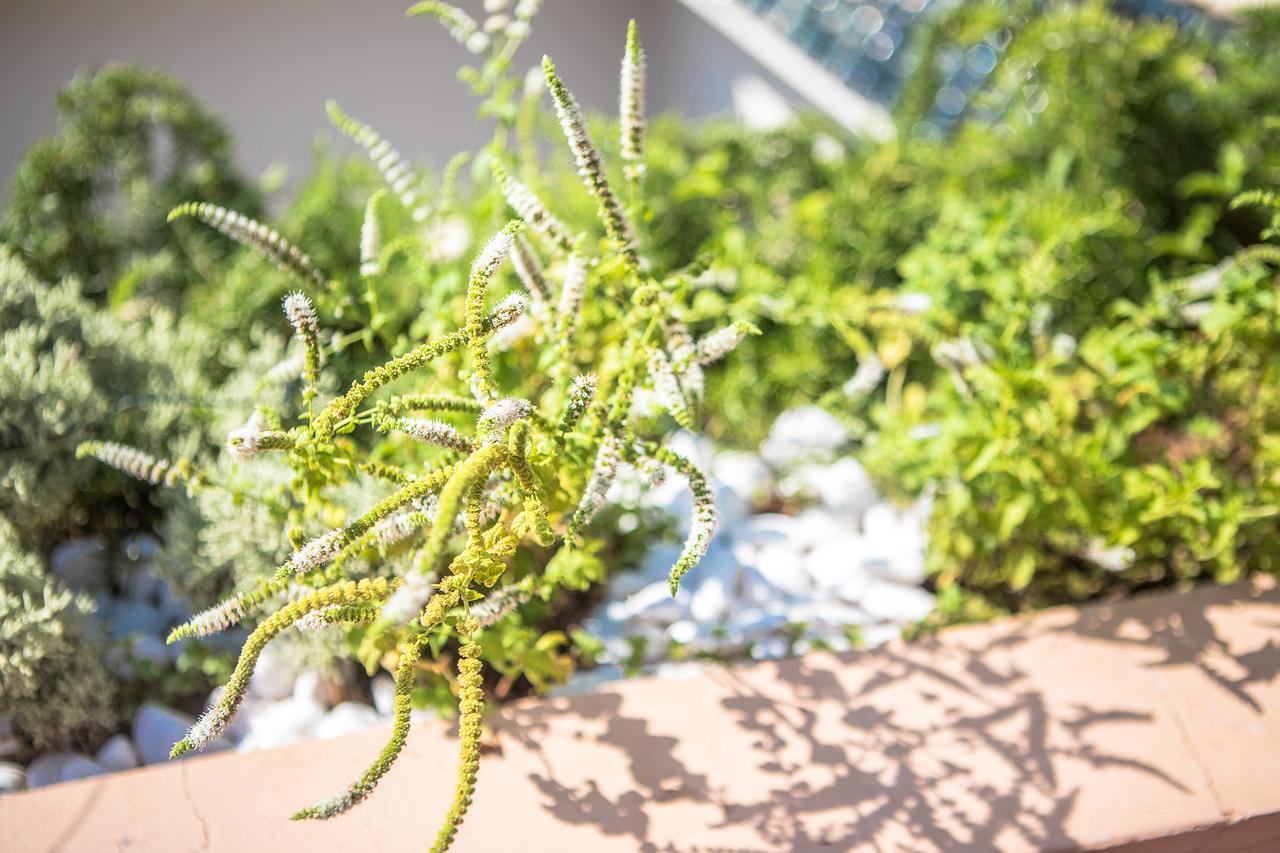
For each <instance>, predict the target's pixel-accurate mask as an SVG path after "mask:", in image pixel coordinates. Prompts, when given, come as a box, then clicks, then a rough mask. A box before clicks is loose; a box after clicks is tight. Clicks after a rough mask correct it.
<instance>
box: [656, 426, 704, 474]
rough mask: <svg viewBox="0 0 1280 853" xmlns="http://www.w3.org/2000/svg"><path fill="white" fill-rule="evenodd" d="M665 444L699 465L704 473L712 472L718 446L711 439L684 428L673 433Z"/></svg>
mask: <svg viewBox="0 0 1280 853" xmlns="http://www.w3.org/2000/svg"><path fill="white" fill-rule="evenodd" d="M664 444H665V445H666V447H667V448H668V449H669V450H671V452H673V453H678V454H680V455H681V456H683V457H684V458H685V459H688V460H689V461H690V462H692V463H693V464H694V465H697V466H698V467H699V468H700V469H702V471H703V473H710V470H711V465H712V462H713V461H714V460H715V454H716V446H715V444H714V443H713V442H712V441H711V439H709V438H706V437H705V436H701V435H697V434H695V433H692V432H689V431H688V430H685V429H682V430H679V431H678V432H675V433H673V434H672V435H671V436H670V437H669V438H668V439H667V440H666V441H665V442H664Z"/></svg>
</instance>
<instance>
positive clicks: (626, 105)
mask: <svg viewBox="0 0 1280 853" xmlns="http://www.w3.org/2000/svg"><path fill="white" fill-rule="evenodd" d="M644 77H645V56H644V48H642V47H641V46H640V34H639V32H637V30H636V22H635V20H634V19H633V20H632V21H631V23H630V24H629V25H628V26H627V49H626V53H624V54H623V56H622V73H621V75H620V81H619V86H618V118H619V122H620V126H621V134H622V161H623V163H624V164H625V165H624V166H623V174H625V175H626V178H627V181H629V182H630V183H631V184H632V185H634V184H635V183H636V182H638V181H639V180H640V177H641V176H642V175H643V174H644V163H643V162H642V161H643V159H644V110H645V104H644V94H645V92H644V88H645V79H644Z"/></svg>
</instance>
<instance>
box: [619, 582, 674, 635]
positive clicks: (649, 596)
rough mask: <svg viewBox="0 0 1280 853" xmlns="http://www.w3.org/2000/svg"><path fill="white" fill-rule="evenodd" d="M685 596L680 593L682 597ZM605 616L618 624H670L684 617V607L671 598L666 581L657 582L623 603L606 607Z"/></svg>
mask: <svg viewBox="0 0 1280 853" xmlns="http://www.w3.org/2000/svg"><path fill="white" fill-rule="evenodd" d="M687 595H688V594H687V593H682V596H684V597H687ZM605 615H606V616H608V618H610V619H613V620H616V621H618V622H629V621H631V620H638V621H643V622H649V623H663V624H670V623H671V622H674V621H675V620H677V619H679V618H680V617H682V616H684V615H685V606H684V605H683V604H681V603H680V602H679V601H677V600H676V599H674V598H672V597H671V588H670V586H669V585H668V584H667V582H666V581H658V582H657V583H653V584H650V585H649V586H646V587H645V588H644V589H642V590H640V591H639V592H637V593H635V594H634V595H632V596H631V597H629V598H627V599H626V600H625V601H615V602H612V603H611V604H609V605H607V606H606V607H605Z"/></svg>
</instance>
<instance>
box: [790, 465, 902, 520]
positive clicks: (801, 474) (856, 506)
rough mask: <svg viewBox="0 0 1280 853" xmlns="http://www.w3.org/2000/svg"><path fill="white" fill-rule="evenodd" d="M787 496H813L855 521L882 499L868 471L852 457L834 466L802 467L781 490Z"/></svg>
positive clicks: (828, 507)
mask: <svg viewBox="0 0 1280 853" xmlns="http://www.w3.org/2000/svg"><path fill="white" fill-rule="evenodd" d="M778 490H779V492H781V493H782V495H783V497H788V498H790V497H809V498H813V499H815V500H817V501H818V502H819V503H821V504H822V505H823V506H824V507H826V508H827V509H829V510H830V511H832V512H833V513H836V514H838V515H842V516H845V517H847V518H849V519H851V520H853V519H857V518H860V517H861V516H862V514H863V513H864V512H866V511H867V509H868V508H870V507H871V506H873V505H875V503H876V502H877V501H879V500H880V494H879V492H877V491H876V488H875V486H874V485H873V484H872V482H871V477H870V476H869V475H868V474H867V472H866V469H864V468H863V467H862V465H861V464H860V463H859V462H858V460H856V459H854V458H852V457H848V456H846V457H843V458H841V459H837V460H836V461H835V462H831V463H813V464H809V465H801V466H800V467H798V468H796V469H795V471H794V472H792V473H791V474H789V475H788V476H787V477H785V478H784V479H783V481H782V483H780V484H779V487H778Z"/></svg>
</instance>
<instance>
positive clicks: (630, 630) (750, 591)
mask: <svg viewBox="0 0 1280 853" xmlns="http://www.w3.org/2000/svg"><path fill="white" fill-rule="evenodd" d="M847 444H848V435H847V433H846V432H845V430H844V428H843V427H842V426H841V425H840V423H839V422H838V421H836V420H835V419H834V418H832V417H831V416H830V415H828V414H827V413H825V412H823V411H822V410H820V409H818V408H816V407H804V408H799V409H794V410H791V411H788V412H785V413H783V414H782V415H781V416H780V417H779V418H778V420H777V421H776V422H775V423H774V425H773V428H772V430H771V431H770V433H769V436H768V438H767V439H766V440H765V442H764V443H763V444H762V445H761V447H760V448H759V452H758V453H746V452H740V451H719V450H717V449H716V448H715V447H714V446H713V445H712V444H711V443H710V442H708V441H706V440H704V439H697V438H695V437H693V436H692V435H689V434H680V435H677V436H676V437H675V438H674V439H673V441H672V446H673V448H674V449H676V450H677V451H678V452H681V453H684V454H686V455H688V456H689V457H690V458H692V459H693V460H694V461H696V462H697V463H699V464H700V465H701V466H702V467H703V469H704V470H706V471H708V472H709V473H710V474H711V478H712V481H713V487H714V490H715V495H716V501H717V505H718V508H719V512H720V520H719V525H718V532H717V534H716V537H715V539H714V540H713V541H712V544H711V547H710V550H709V552H708V553H707V556H706V558H705V559H704V560H703V562H702V563H701V564H700V565H699V566H698V567H697V569H696V570H695V571H694V572H692V573H691V574H690V575H689V576H688V577H686V578H685V580H684V583H683V585H682V587H681V590H680V592H679V594H678V595H677V596H676V597H675V598H672V597H671V594H670V590H669V587H668V583H667V577H666V575H667V571H668V569H669V568H670V566H671V564H672V563H673V562H674V560H675V557H676V554H677V553H678V552H679V549H680V545H679V539H682V538H683V535H684V534H685V533H686V532H687V523H688V517H689V497H688V493H687V490H686V488H685V485H684V482H683V481H682V480H680V479H679V478H678V477H671V478H669V479H668V481H667V482H665V483H663V484H662V485H661V486H659V487H657V488H656V489H655V488H652V487H649V486H647V485H646V486H642V481H641V479H640V477H639V475H638V474H635V473H634V472H624V474H623V475H621V476H620V477H619V479H618V482H617V483H616V484H615V486H614V491H613V494H612V498H613V499H614V500H616V501H617V503H618V504H619V505H620V506H623V507H625V508H627V509H626V511H624V512H623V513H622V515H621V516H620V524H621V525H622V526H623V527H624V529H625V528H626V527H627V526H634V525H636V524H638V523H639V521H638V518H639V516H641V515H644V516H646V517H648V518H649V519H652V517H653V516H654V515H658V516H664V515H665V516H667V518H668V521H669V526H670V527H671V528H672V529H673V533H674V534H678V536H679V539H677V538H675V537H673V538H672V539H671V541H670V542H667V541H662V542H659V543H657V544H655V545H653V546H652V547H651V548H650V549H649V550H648V551H647V552H646V553H645V554H644V556H643V557H642V559H641V560H640V561H639V564H638V565H637V566H635V567H634V568H633V569H631V570H626V571H621V572H619V573H617V574H616V575H615V576H614V577H612V578H611V579H610V580H609V582H608V584H607V587H606V590H605V595H604V597H603V600H602V603H601V604H600V605H599V607H598V608H597V609H596V610H595V612H593V613H592V614H591V615H590V616H589V617H588V618H587V619H586V620H585V622H584V624H583V627H584V628H585V629H586V630H587V631H588V632H590V633H592V634H594V635H596V636H597V637H599V638H600V639H601V641H602V642H603V647H604V654H603V656H602V660H601V665H600V666H598V667H596V668H594V669H591V670H585V671H583V672H580V673H579V674H578V675H576V676H575V677H574V678H573V679H572V680H571V681H570V683H569V684H568V685H566V686H564V687H562V688H560V689H559V692H561V693H570V692H578V691H582V690H585V689H589V688H590V687H593V686H595V685H598V684H600V683H602V682H605V681H609V680H613V679H617V678H621V677H623V676H624V674H626V673H627V672H633V671H634V670H635V668H636V666H637V665H639V666H641V668H642V669H643V670H644V671H646V672H649V673H654V674H657V675H660V676H669V677H677V676H678V675H679V674H680V673H681V671H683V670H685V669H687V668H688V667H689V666H690V665H695V666H696V665H698V664H690V663H688V661H690V660H698V659H706V658H722V659H723V658H742V657H751V658H755V659H764V658H777V657H785V656H789V655H793V654H802V653H804V652H805V651H807V650H809V649H811V648H814V647H822V648H829V649H833V650H837V651H840V650H845V649H848V648H851V647H852V646H853V645H854V644H855V642H856V643H859V644H861V645H863V646H874V645H878V644H879V643H883V642H885V641H887V640H889V639H892V638H894V637H896V636H898V634H899V633H900V632H901V631H902V629H903V628H904V627H906V626H908V625H910V624H912V623H914V622H917V621H919V620H920V619H923V618H924V617H925V616H927V615H928V614H929V612H930V611H931V610H932V609H933V606H934V599H933V596H932V594H930V593H929V592H928V591H926V590H925V589H923V588H922V587H921V583H922V581H923V580H924V577H925V567H924V558H925V548H926V538H925V523H926V520H927V517H928V506H927V502H921V503H919V504H916V505H914V506H910V507H905V508H897V507H894V506H892V505H890V504H889V503H887V502H885V501H884V500H883V499H882V498H881V496H880V495H879V494H878V493H877V492H876V490H875V488H874V487H873V486H872V484H871V482H870V480H869V478H868V477H867V475H866V472H865V471H863V469H862V467H861V465H859V464H858V462H857V461H856V460H855V459H853V458H851V457H849V456H847V455H843V453H842V451H844V450H845V449H846V447H847ZM777 506H785V507H787V508H788V510H789V511H790V510H791V509H792V508H795V512H794V514H783V513H780V512H760V511H758V510H759V509H760V508H765V507H777ZM126 550H127V554H128V557H129V558H130V560H131V561H132V563H133V569H132V570H131V574H130V580H129V582H128V583H127V584H126V585H125V586H126V589H125V592H124V593H123V594H122V595H119V596H114V597H112V596H106V595H105V594H100V595H99V601H98V605H99V607H98V614H97V618H99V619H100V620H101V622H102V625H103V628H104V630H105V633H106V634H107V635H108V637H109V638H110V639H113V640H117V641H119V642H117V643H116V644H115V645H113V647H112V650H111V651H110V652H109V656H108V665H109V666H110V667H111V668H112V669H113V671H115V672H116V673H117V674H118V675H121V676H123V677H127V676H128V675H129V673H130V668H131V667H133V666H137V665H139V664H140V662H143V661H145V662H147V663H148V664H150V665H154V666H158V667H166V666H171V665H172V663H173V661H174V660H175V659H176V654H177V649H176V648H174V647H167V646H166V645H165V644H164V636H165V635H166V634H167V632H168V630H169V629H170V628H171V627H173V626H174V625H177V624H179V623H181V622H182V621H184V620H185V619H186V618H187V616H188V614H189V610H190V608H189V607H188V605H187V603H186V602H185V601H184V600H182V599H181V597H179V596H176V595H174V594H173V592H172V591H171V590H170V588H169V587H168V585H167V584H165V583H164V582H163V581H161V580H160V579H158V578H156V577H155V576H154V575H153V574H152V573H151V572H150V571H149V568H148V567H149V564H150V560H151V557H152V554H153V553H154V542H153V541H152V540H150V539H148V538H146V537H142V536H139V537H135V538H134V539H132V540H130V541H129V542H128V543H126ZM107 557H108V555H107V553H106V549H105V546H104V545H103V544H102V543H101V542H98V541H96V540H92V539H87V540H79V541H77V542H74V543H67V544H65V545H63V546H61V547H60V548H58V549H57V550H55V552H54V554H53V555H52V557H51V561H50V570H51V571H52V572H53V574H54V575H55V576H57V577H58V578H59V579H60V580H62V581H63V582H64V583H66V584H67V585H69V586H71V587H72V588H75V589H81V590H89V591H92V590H93V589H95V588H100V587H101V586H103V585H104V583H105V575H106V572H107V568H108V559H107ZM243 636H244V635H243V634H242V633H240V634H235V633H234V632H233V634H232V635H230V636H227V637H225V638H224V640H223V642H227V643H229V644H230V645H231V646H232V647H238V646H239V644H240V642H241V641H242V640H243ZM673 658H676V659H681V660H684V661H686V662H684V663H677V664H673V663H671V662H670V661H671V660H672V659H673ZM372 687H373V689H372V696H373V704H372V705H367V704H363V703H359V702H352V701H342V702H339V703H337V704H331V703H330V702H329V701H328V695H329V694H328V691H327V690H326V689H325V685H324V683H323V680H322V678H321V676H320V675H319V674H318V673H317V672H314V671H309V670H298V669H296V668H295V667H293V666H291V665H290V664H289V662H288V661H287V660H286V659H285V657H284V656H281V655H279V654H274V653H273V651H272V647H271V646H268V647H267V649H266V650H265V652H264V653H263V655H262V658H261V660H260V662H259V665H258V668H257V671H256V672H255V675H254V678H253V681H252V684H251V686H250V689H249V694H248V697H247V698H246V700H245V703H244V705H243V707H242V709H241V711H240V713H239V714H238V716H237V718H236V720H235V722H234V723H233V725H232V726H231V728H230V730H229V731H228V733H227V735H226V737H224V738H222V739H220V740H218V741H217V742H215V743H213V744H211V745H210V747H209V748H208V749H207V750H206V752H208V751H216V750H225V749H237V750H240V751H244V752H248V751H253V750H258V749H269V748H272V747H278V746H285V745H288V744H291V743H298V742H301V741H305V740H311V739H325V738H333V737H339V736H342V735H346V734H351V733H354V732H358V731H362V730H364V729H367V728H370V727H372V726H376V725H379V724H380V723H382V722H384V721H386V720H387V719H389V717H390V714H391V710H392V699H393V687H392V683H391V679H390V677H389V676H387V675H386V674H385V673H383V674H380V675H378V676H377V677H376V678H375V679H374V681H373V685H372ZM216 695H217V692H216V691H215V693H214V695H212V696H211V697H210V700H209V701H210V702H212V701H213V699H214V698H216ZM192 722H193V719H192V717H190V716H189V715H187V714H183V713H181V712H179V711H176V710H173V709H171V708H166V707H163V706H160V705H157V704H144V705H143V706H142V707H141V708H139V710H138V712H137V714H136V715H135V717H134V719H133V721H132V725H131V726H130V730H129V732H128V734H117V735H115V736H114V737H112V738H111V739H110V740H108V741H107V742H106V743H105V744H104V745H103V746H102V747H101V748H100V749H99V750H98V751H97V752H96V753H95V754H93V755H86V754H82V753H75V752H45V753H43V754H41V755H39V756H37V757H36V758H35V760H34V761H33V762H32V763H31V764H30V765H29V766H28V767H25V768H24V767H22V766H21V765H19V764H17V763H14V762H12V761H4V760H3V758H4V756H5V755H8V754H11V753H12V752H13V751H15V750H16V742H14V741H13V738H12V735H11V734H10V733H8V732H7V731H6V730H5V721H4V720H3V719H2V718H0V793H3V792H7V791H15V790H21V789H23V788H36V787H40V786H43V785H50V784H54V783H57V782H65V781H70V780H73V779H83V778H86V777H89V776H95V775H100V774H103V773H110V772H114V771H119V770H127V769H130V768H133V767H138V766H142V765H147V764H156V763H160V762H163V761H167V760H168V754H169V748H170V747H171V746H172V744H173V743H174V742H175V741H177V740H179V739H181V738H182V737H183V736H184V735H185V733H186V730H187V729H188V727H189V726H190V725H191V723H192Z"/></svg>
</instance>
